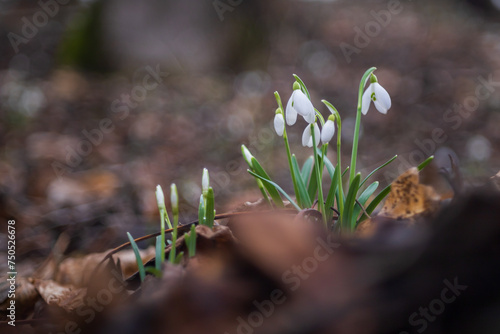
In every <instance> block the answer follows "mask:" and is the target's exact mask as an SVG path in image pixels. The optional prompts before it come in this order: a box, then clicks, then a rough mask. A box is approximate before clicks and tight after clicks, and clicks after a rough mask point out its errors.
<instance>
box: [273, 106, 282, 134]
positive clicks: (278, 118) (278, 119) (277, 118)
mask: <svg viewBox="0 0 500 334" xmlns="http://www.w3.org/2000/svg"><path fill="white" fill-rule="evenodd" d="M274 130H275V131H276V133H277V134H278V136H280V137H281V136H283V131H285V119H284V118H283V113H281V112H277V113H276V115H274Z"/></svg>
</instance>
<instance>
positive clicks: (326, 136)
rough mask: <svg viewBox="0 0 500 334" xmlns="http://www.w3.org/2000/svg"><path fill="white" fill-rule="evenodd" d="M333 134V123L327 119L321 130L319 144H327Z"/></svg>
mask: <svg viewBox="0 0 500 334" xmlns="http://www.w3.org/2000/svg"><path fill="white" fill-rule="evenodd" d="M334 134H335V123H334V122H333V121H332V120H331V119H329V120H327V121H326V123H325V125H324V126H323V129H321V142H322V143H323V144H326V143H328V142H329V141H330V140H332V138H333V135H334Z"/></svg>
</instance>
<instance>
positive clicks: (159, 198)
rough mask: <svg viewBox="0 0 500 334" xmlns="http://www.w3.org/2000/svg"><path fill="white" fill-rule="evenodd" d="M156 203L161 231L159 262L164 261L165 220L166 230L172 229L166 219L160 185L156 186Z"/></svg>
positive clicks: (165, 209)
mask: <svg viewBox="0 0 500 334" xmlns="http://www.w3.org/2000/svg"><path fill="white" fill-rule="evenodd" d="M156 201H157V203H158V209H159V210H160V219H161V220H160V229H161V251H162V252H161V254H162V257H161V260H162V262H163V261H165V218H166V219H167V223H168V228H169V229H171V228H172V224H170V220H169V219H168V214H167V208H166V207H165V196H164V195H163V190H162V189H161V186H160V185H157V186H156Z"/></svg>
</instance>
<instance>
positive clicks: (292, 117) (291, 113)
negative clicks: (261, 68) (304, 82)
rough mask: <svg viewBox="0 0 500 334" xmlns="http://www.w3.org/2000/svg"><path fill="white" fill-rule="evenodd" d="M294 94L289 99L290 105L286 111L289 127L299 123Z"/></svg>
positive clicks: (288, 104) (287, 105)
mask: <svg viewBox="0 0 500 334" xmlns="http://www.w3.org/2000/svg"><path fill="white" fill-rule="evenodd" d="M292 104H293V93H292V96H290V98H289V99H288V103H287V104H286V110H285V117H286V124H288V125H289V126H292V125H294V124H295V122H297V111H296V110H295V108H294V107H293V105H292Z"/></svg>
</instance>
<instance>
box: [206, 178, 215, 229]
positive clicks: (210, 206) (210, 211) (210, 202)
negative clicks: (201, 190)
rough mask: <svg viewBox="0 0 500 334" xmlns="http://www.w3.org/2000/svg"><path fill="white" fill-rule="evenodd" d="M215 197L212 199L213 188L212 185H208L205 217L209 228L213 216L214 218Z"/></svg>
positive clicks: (212, 221) (212, 222) (212, 224)
mask: <svg viewBox="0 0 500 334" xmlns="http://www.w3.org/2000/svg"><path fill="white" fill-rule="evenodd" d="M214 210H215V199H214V189H213V188H212V187H208V194H207V206H206V209H205V213H206V215H205V218H206V220H207V221H206V222H205V223H206V225H207V226H208V227H210V228H212V227H214V218H215V213H214Z"/></svg>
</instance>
